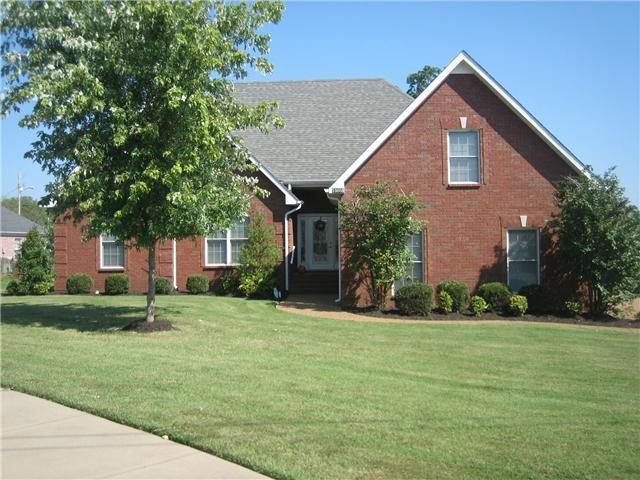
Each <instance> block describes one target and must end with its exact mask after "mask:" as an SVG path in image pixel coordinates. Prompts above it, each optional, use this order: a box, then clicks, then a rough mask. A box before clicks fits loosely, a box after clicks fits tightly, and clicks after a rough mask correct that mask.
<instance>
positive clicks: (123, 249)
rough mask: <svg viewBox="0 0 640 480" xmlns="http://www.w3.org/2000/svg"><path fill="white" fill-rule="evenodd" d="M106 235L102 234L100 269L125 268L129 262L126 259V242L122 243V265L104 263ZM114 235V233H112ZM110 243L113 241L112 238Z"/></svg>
mask: <svg viewBox="0 0 640 480" xmlns="http://www.w3.org/2000/svg"><path fill="white" fill-rule="evenodd" d="M103 236H104V235H100V270H124V266H125V264H126V262H127V260H126V251H127V249H126V248H124V242H123V244H122V266H118V265H109V266H106V265H105V264H104V248H103V242H104V241H105V240H104V239H103ZM111 236H113V235H111ZM109 243H112V241H111V240H109ZM113 243H117V240H115V241H114V242H113Z"/></svg>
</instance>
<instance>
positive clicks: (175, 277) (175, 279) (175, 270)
mask: <svg viewBox="0 0 640 480" xmlns="http://www.w3.org/2000/svg"><path fill="white" fill-rule="evenodd" d="M172 250H173V252H172V253H173V262H172V263H173V289H174V290H178V265H177V264H176V239H175V238H174V239H173V245H172Z"/></svg>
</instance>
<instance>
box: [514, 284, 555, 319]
mask: <svg viewBox="0 0 640 480" xmlns="http://www.w3.org/2000/svg"><path fill="white" fill-rule="evenodd" d="M518 294H519V295H522V296H523V297H527V303H528V304H529V311H530V312H532V313H546V312H550V311H552V310H553V307H554V305H553V297H552V295H551V292H550V291H549V289H548V288H546V287H544V286H542V285H527V286H526V287H522V288H521V289H520V291H519V292H518Z"/></svg>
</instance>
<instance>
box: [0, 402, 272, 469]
mask: <svg viewBox="0 0 640 480" xmlns="http://www.w3.org/2000/svg"><path fill="white" fill-rule="evenodd" d="M0 395H1V396H0V400H1V401H2V445H1V451H2V453H1V461H2V467H1V478H3V479H13V478H33V479H36V478H181V479H187V478H210V479H221V478H224V479H259V478H261V479H266V478H267V477H264V476H262V475H260V474H258V473H255V472H253V471H251V470H247V469H246V468H243V467H240V466H238V465H235V464H233V463H230V462H227V461H225V460H222V459H220V458H218V457H214V456H213V455H208V454H206V453H204V452H201V451H199V450H195V449H193V448H189V447H186V446H184V445H180V444H177V443H174V442H171V441H169V440H164V439H162V438H160V437H157V436H155V435H151V434H149V433H146V432H141V431H140V430H136V429H133V428H130V427H125V426H124V425H120V424H118V423H114V422H111V421H109V420H105V419H103V418H100V417H96V416H94V415H90V414H88V413H84V412H81V411H79V410H73V409H71V408H67V407H63V406H62V405H58V404H57V403H53V402H49V401H47V400H42V399H40V398H36V397H32V396H30V395H25V394H23V393H18V392H14V391H9V390H2V392H0Z"/></svg>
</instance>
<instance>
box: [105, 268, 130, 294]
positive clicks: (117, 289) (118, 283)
mask: <svg viewBox="0 0 640 480" xmlns="http://www.w3.org/2000/svg"><path fill="white" fill-rule="evenodd" d="M104 293H106V294H107V295H124V294H126V293H129V275H125V274H124V273H115V274H113V275H109V276H108V277H107V278H106V279H105V281H104Z"/></svg>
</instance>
